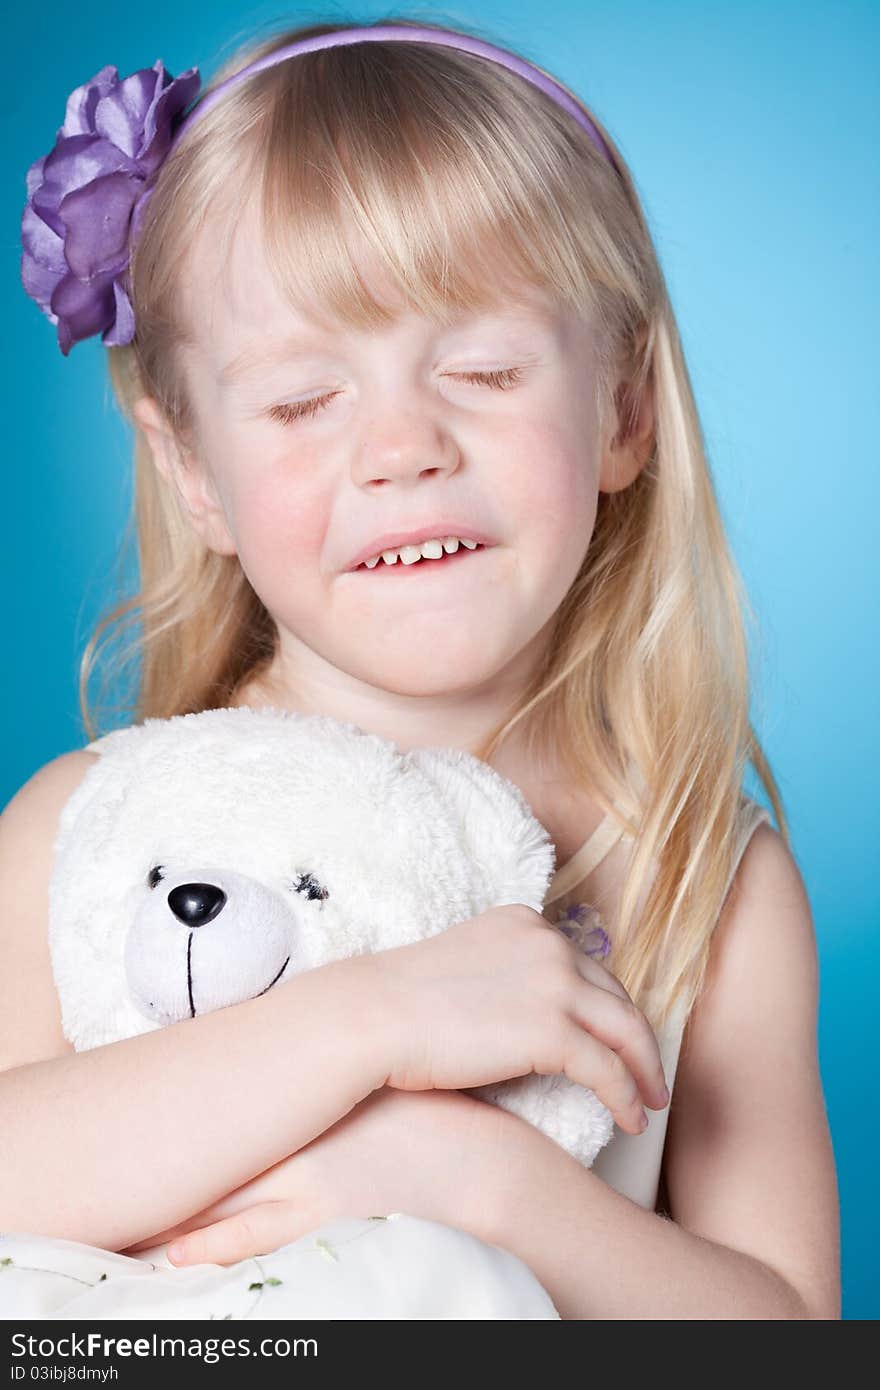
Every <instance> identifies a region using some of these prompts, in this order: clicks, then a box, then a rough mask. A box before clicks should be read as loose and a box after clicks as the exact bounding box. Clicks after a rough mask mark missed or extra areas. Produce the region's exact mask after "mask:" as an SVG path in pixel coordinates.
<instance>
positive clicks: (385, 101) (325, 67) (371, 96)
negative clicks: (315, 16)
mask: <svg viewBox="0 0 880 1390" xmlns="http://www.w3.org/2000/svg"><path fill="white" fill-rule="evenodd" d="M368 47H369V48H370V50H371V52H370V53H369V54H367V55H363V54H358V53H357V51H356V50H353V49H344V48H340V49H336V50H335V51H334V50H331V51H325V52H321V53H317V54H312V55H309V57H310V59H313V60H321V61H309V62H306V61H302V60H301V62H300V65H299V66H297V65H293V66H292V67H291V68H290V70H289V71H288V73H287V74H285V80H284V82H283V85H281V84H280V83H279V85H278V87H277V89H276V91H275V92H274V93H273V95H274V100H273V101H270V102H268V103H267V105H266V106H265V107H264V110H265V111H266V113H267V114H266V120H265V122H264V123H262V129H261V130H260V132H259V138H258V140H256V141H255V142H254V145H253V147H252V148H253V150H254V159H255V175H256V179H257V182H258V185H259V188H260V194H261V213H262V219H263V229H264V235H265V248H266V256H267V260H268V263H269V266H270V269H271V271H272V273H273V275H274V276H275V278H276V279H277V282H278V285H279V288H280V289H281V291H282V293H283V294H284V295H285V296H286V298H287V299H288V301H289V302H290V303H291V304H292V305H293V306H294V307H295V308H296V309H297V310H299V311H301V312H304V313H308V314H311V315H312V316H314V315H315V312H316V305H319V306H320V316H321V317H324V316H325V315H326V317H327V319H328V320H331V321H332V320H336V321H339V322H343V323H345V324H348V325H351V326H353V327H357V328H367V329H369V328H378V327H380V326H382V325H383V324H386V323H388V322H389V321H390V320H392V319H393V318H394V317H396V315H397V314H398V313H399V312H401V310H403V309H408V310H412V311H414V312H417V313H419V314H422V315H426V316H428V317H431V318H433V319H436V320H438V321H439V322H441V323H446V322H449V321H451V320H452V319H454V318H455V317H457V316H460V315H462V314H467V313H479V312H486V311H488V310H490V309H492V308H493V307H496V306H497V305H499V304H501V303H502V302H505V303H510V302H511V301H516V300H517V299H518V298H519V297H520V296H521V295H522V294H523V291H524V290H526V288H527V287H534V288H539V289H541V290H544V291H546V292H548V293H549V294H550V296H551V297H552V298H558V299H562V300H566V301H568V302H569V303H579V304H580V305H581V306H582V307H583V306H584V298H585V291H586V289H587V276H586V275H584V274H583V273H582V274H581V275H577V274H576V273H574V274H573V273H572V267H573V266H574V265H576V264H577V262H578V260H579V259H580V258H579V257H578V255H577V248H576V246H575V244H574V241H573V238H572V232H571V222H573V221H574V217H573V212H571V210H569V209H568V208H567V207H566V203H567V190H566V186H565V185H566V179H565V177H564V167H563V164H564V161H561V160H560V159H559V158H558V154H559V151H558V147H557V149H556V151H555V154H556V158H555V159H554V158H553V144H552V142H548V141H547V140H546V137H545V138H544V139H543V140H542V139H541V138H540V133H539V132H537V131H535V129H534V126H535V110H534V105H533V98H532V97H531V96H530V97H529V98H528V100H527V99H526V96H525V95H524V94H520V100H521V104H522V120H523V128H522V131H519V130H518V129H517V128H516V122H515V121H514V122H512V121H511V112H510V107H509V91H505V97H506V103H505V104H504V106H502V102H501V101H500V99H499V101H498V102H496V103H493V102H492V101H491V100H488V101H487V100H486V91H485V84H488V85H489V86H490V88H491V86H492V85H493V84H500V85H502V86H504V87H505V89H506V88H507V87H508V83H507V82H506V81H505V79H506V78H508V77H509V74H507V73H502V74H500V75H499V74H491V73H489V72H488V71H487V72H486V73H485V74H481V78H482V81H481V82H480V83H478V84H475V83H474V82H473V72H472V70H471V81H470V83H468V82H467V80H466V76H467V74H466V72H465V70H464V69H462V70H461V72H460V73H459V74H458V75H459V77H460V81H459V82H452V83H450V80H449V78H450V73H449V69H450V66H452V68H456V67H457V64H456V62H455V59H454V57H451V56H450V54H449V51H448V50H444V51H443V52H442V55H441V57H440V59H438V58H437V55H436V54H430V53H428V54H426V53H424V52H423V53H421V54H419V55H418V61H417V62H416V63H413V56H412V49H410V51H409V53H408V54H407V55H406V61H405V62H402V61H401V56H402V55H401V54H400V53H394V52H393V49H394V48H395V45H390V49H391V50H392V52H390V53H387V54H386V53H383V54H382V55H379V54H377V53H376V49H377V48H378V47H379V45H377V44H371V45H369V46H368ZM397 47H402V45H398V46H397ZM407 47H409V46H407ZM380 58H381V61H380ZM386 62H387V63H388V64H389V66H391V67H393V68H394V71H393V80H391V81H385V82H383V81H382V80H381V77H382V66H383V64H384V63H386ZM481 66H482V67H486V68H487V69H488V67H489V66H490V65H487V64H482V65H481ZM343 68H344V72H341V71H340V69H343ZM270 80H271V75H270ZM275 81H276V82H278V78H277V74H276V75H275ZM475 87H476V88H477V90H476V91H475V90H474V88H475ZM514 90H516V89H515V88H514ZM493 107H496V108H497V109H493ZM501 109H505V115H506V119H505V120H504V121H502V119H501V117H500V110H501ZM514 115H516V106H514ZM530 127H531V139H529V138H528V132H529V129H530ZM568 193H569V196H570V190H568ZM569 215H570V216H571V221H568V220H567V218H568V217H569ZM367 264H368V265H369V266H370V267H371V271H372V273H371V274H370V275H369V277H367V275H366V274H365V265H367ZM374 275H375V276H377V277H378V281H379V284H380V285H387V286H388V292H387V294H383V293H382V292H381V290H380V291H379V293H378V295H377V293H376V292H374V289H371V288H370V286H369V285H368V283H367V278H369V279H370V280H374Z"/></svg>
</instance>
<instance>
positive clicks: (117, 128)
mask: <svg viewBox="0 0 880 1390" xmlns="http://www.w3.org/2000/svg"><path fill="white" fill-rule="evenodd" d="M371 42H372V43H375V42H383V43H386V42H398V43H434V44H443V45H446V46H448V47H450V48H460V49H462V50H463V51H464V52H466V53H475V54H477V55H478V56H479V57H483V58H490V59H492V60H494V61H495V62H496V63H500V64H501V65H502V66H503V67H506V68H509V69H510V71H511V72H516V73H519V75H520V76H521V77H524V78H525V79H526V81H527V82H531V83H532V84H533V85H534V86H536V87H539V88H540V89H541V91H542V92H545V93H546V94H547V95H548V96H549V97H552V98H553V100H554V101H555V102H557V104H558V105H559V106H561V107H563V109H564V110H566V111H568V112H569V114H570V115H572V116H574V118H575V120H576V121H577V122H578V124H579V125H580V126H582V127H583V129H584V130H585V131H586V132H587V134H588V135H589V137H590V139H591V140H592V142H593V144H594V145H595V146H596V148H597V149H598V150H599V152H600V153H601V154H602V155H603V157H604V158H605V159H606V160H607V161H608V163H609V164H610V165H611V166H612V168H615V167H616V166H615V163H614V159H613V156H612V154H611V151H610V150H609V148H608V145H607V144H606V142H605V140H604V139H603V138H602V135H601V134H600V132H599V131H598V130H597V128H596V126H595V125H594V124H593V122H592V121H591V120H590V118H589V116H587V114H586V112H584V111H583V110H582V109H581V108H580V106H579V105H578V104H577V102H576V101H574V100H573V98H572V97H571V96H570V95H569V93H568V92H567V91H566V90H565V88H564V87H563V86H561V85H560V83H559V82H557V81H556V80H555V79H554V78H552V77H548V76H547V74H546V73H544V72H542V71H541V69H540V68H537V67H535V65H534V64H533V63H530V62H528V61H527V60H525V59H523V58H518V57H516V56H515V55H514V54H512V53H510V52H508V51H507V49H504V48H497V47H496V46H495V45H494V44H490V43H485V42H484V41H483V40H482V39H476V38H472V37H471V36H470V35H469V34H459V33H457V32H456V31H455V30H444V29H433V28H421V27H416V26H415V25H407V26H398V25H393V24H374V25H368V26H364V27H354V28H349V29H339V30H336V31H335V32H333V33H331V34H320V35H317V36H316V37H313V38H308V39H300V40H299V41H298V42H297V43H291V44H288V45H286V46H285V47H284V48H279V49H276V50H275V52H273V53H267V54H266V55H265V56H264V57H262V58H258V59H257V60H256V61H255V62H253V63H250V64H249V65H248V66H247V67H244V68H240V69H239V71H238V72H235V73H233V74H232V76H231V77H227V78H226V79H225V81H223V82H221V83H219V85H218V86H217V87H215V88H214V89H213V91H211V92H209V93H208V95H207V96H205V97H203V98H202V100H201V101H199V102H195V104H194V105H192V106H191V107H190V109H189V111H187V112H184V108H185V107H186V105H187V102H190V101H193V100H194V99H195V97H196V94H197V92H198V90H199V86H200V85H201V79H200V77H199V70H198V68H195V67H193V68H188V69H187V71H186V72H184V73H181V75H180V76H179V77H171V76H170V74H169V73H168V72H167V71H166V70H165V67H164V65H163V63H162V60H161V59H158V60H157V61H156V62H155V63H154V64H153V66H152V67H151V68H140V69H139V70H138V71H137V72H133V73H131V75H130V76H129V77H125V78H123V79H122V80H121V81H120V79H119V74H118V72H117V69H116V68H115V67H112V66H107V67H103V68H101V70H100V71H99V72H97V73H96V74H95V76H94V77H93V78H92V79H91V80H90V81H89V82H86V83H84V84H83V85H82V86H81V87H77V88H76V89H75V90H74V91H73V92H71V94H70V96H69V97H68V98H67V109H66V112H65V117H64V124H63V125H62V126H61V128H60V129H59V131H58V134H57V135H56V137H55V144H54V146H53V148H52V149H51V150H50V151H49V153H48V154H47V155H43V157H42V158H41V159H38V160H36V161H35V162H34V163H33V164H32V165H31V166H30V168H29V169H28V172H27V195H28V196H27V204H26V206H25V209H24V213H23V214H22V220H21V236H22V248H23V249H22V257H21V280H22V284H23V285H24V288H25V290H26V291H27V293H28V294H29V295H30V297H31V298H32V299H33V300H35V301H36V303H37V304H38V305H39V306H40V308H41V309H42V311H43V313H44V314H45V315H46V316H47V318H48V319H49V320H50V322H51V323H53V324H57V325H58V344H59V346H60V348H61V351H62V353H63V354H64V355H65V356H67V354H68V353H69V352H70V349H71V348H72V347H73V345H74V343H78V342H81V341H82V340H83V339H84V338H89V337H91V336H93V335H94V334H96V333H100V334H101V340H102V342H104V343H105V344H107V346H108V347H119V346H122V345H123V344H124V343H130V342H131V340H132V338H133V337H134V331H135V325H134V312H133V310H132V306H131V300H130V299H129V296H128V293H127V291H126V288H125V280H126V277H127V271H128V264H129V258H130V255H131V245H132V242H133V240H134V237H135V235H136V233H137V229H138V226H139V224H140V218H141V216H142V215H143V211H144V207H145V205H146V202H147V199H148V198H149V195H150V193H151V192H152V189H153V186H154V184H155V175H156V173H157V172H158V169H159V167H160V165H161V164H162V161H163V160H164V159H165V157H166V155H167V154H168V152H169V150H170V149H171V148H172V146H173V145H174V144H175V143H176V141H177V140H178V139H179V138H180V136H182V135H183V134H184V132H185V131H187V130H189V129H190V127H191V126H193V125H194V124H195V123H196V122H197V121H198V120H199V118H200V116H203V115H204V114H205V113H206V112H208V111H210V110H211V108H212V107H213V106H214V105H216V103H217V102H218V101H219V100H220V99H221V98H222V96H223V94H224V92H225V91H226V90H227V88H229V87H231V86H234V85H235V83H237V82H240V81H241V80H242V79H243V78H245V77H248V76H250V75H251V74H252V73H256V72H261V71H262V69H263V68H268V67H272V66H274V64H276V63H280V62H283V61H284V60H285V59H287V58H292V57H293V56H294V55H295V54H297V53H311V52H313V51H314V50H315V49H319V48H335V47H336V45H337V44H349V43H371Z"/></svg>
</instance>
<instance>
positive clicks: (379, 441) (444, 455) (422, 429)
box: [352, 410, 459, 485]
mask: <svg viewBox="0 0 880 1390" xmlns="http://www.w3.org/2000/svg"><path fill="white" fill-rule="evenodd" d="M458 464H459V451H458V447H457V445H456V443H455V440H454V439H453V438H452V436H451V435H450V434H449V432H448V431H447V430H445V429H443V428H442V427H441V426H440V424H439V423H438V422H436V421H434V420H432V419H431V418H430V416H429V415H428V414H419V415H417V414H414V413H409V414H406V413H404V412H403V411H401V410H395V411H394V412H393V415H392V414H391V413H390V412H389V414H388V416H387V417H386V422H385V423H382V422H381V421H379V420H378V419H374V421H373V427H372V429H371V430H370V432H369V437H366V435H365V436H364V438H363V440H362V445H361V448H360V450H359V452H358V455H357V458H356V461H355V463H354V465H353V470H352V472H353V477H354V481H355V482H356V483H358V484H360V485H372V484H375V483H382V482H388V481H389V480H394V479H396V480H397V481H398V482H402V483H403V482H407V481H408V480H410V479H412V480H413V481H414V482H417V481H418V480H419V479H420V478H421V476H422V474H425V475H426V476H428V477H431V476H433V475H435V474H436V475H438V476H439V475H442V474H444V473H454V472H455V470H456V468H457V467H458Z"/></svg>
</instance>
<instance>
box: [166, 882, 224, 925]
mask: <svg viewBox="0 0 880 1390" xmlns="http://www.w3.org/2000/svg"><path fill="white" fill-rule="evenodd" d="M225 902H226V894H225V893H224V892H223V889H222V888H218V887H217V885H216V884H215V883H181V884H178V886H177V887H176V888H172V889H171V892H170V893H169V894H168V906H169V907H170V908H171V911H172V912H173V913H174V915H175V917H176V918H177V919H178V921H179V922H182V923H183V925H184V926H185V927H203V926H205V924H206V923H207V922H212V921H213V920H214V918H215V917H216V916H217V913H218V912H219V911H220V909H221V908H222V907H223V904H224V903H225Z"/></svg>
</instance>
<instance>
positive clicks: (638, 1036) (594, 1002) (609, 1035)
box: [574, 977, 667, 1110]
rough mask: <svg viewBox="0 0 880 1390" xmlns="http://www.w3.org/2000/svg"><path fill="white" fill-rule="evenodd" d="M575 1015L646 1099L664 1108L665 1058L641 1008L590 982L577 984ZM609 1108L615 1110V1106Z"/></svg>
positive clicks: (643, 1098)
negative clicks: (618, 1062)
mask: <svg viewBox="0 0 880 1390" xmlns="http://www.w3.org/2000/svg"><path fill="white" fill-rule="evenodd" d="M585 978H586V977H585ZM574 1017H575V1021H576V1022H577V1023H579V1024H580V1026H581V1028H584V1029H586V1030H587V1032H588V1033H590V1034H592V1036H593V1037H594V1038H596V1039H597V1040H598V1041H599V1042H601V1043H603V1044H604V1045H605V1047H606V1048H608V1049H609V1050H610V1051H611V1052H612V1053H614V1054H615V1055H616V1056H617V1057H618V1058H619V1060H620V1061H621V1062H622V1063H623V1064H624V1069H625V1070H626V1071H628V1073H629V1075H630V1076H631V1078H632V1080H633V1084H634V1086H635V1088H636V1091H637V1092H640V1093H641V1097H642V1102H643V1103H644V1104H645V1105H649V1106H650V1107H651V1108H652V1109H653V1110H662V1109H663V1108H664V1106H665V1105H666V1104H667V1097H666V1094H665V1092H666V1077H665V1076H664V1074H663V1060H662V1058H661V1056H660V1048H659V1046H658V1043H657V1038H656V1036H655V1034H654V1030H653V1028H652V1027H651V1025H650V1023H649V1022H648V1020H647V1019H646V1018H645V1015H644V1014H643V1013H642V1011H641V1009H639V1008H637V1007H636V1005H635V1004H633V1002H632V1000H631V999H630V998H629V997H628V996H627V998H626V999H621V998H619V996H618V995H617V994H613V993H612V992H611V991H610V990H603V989H595V988H591V987H590V982H589V981H587V987H586V988H585V987H584V986H576V987H575V1004H574ZM614 1070H615V1072H616V1068H615V1069H614ZM606 1104H607V1102H606ZM608 1108H609V1109H613V1107H612V1106H611V1105H609V1107H608Z"/></svg>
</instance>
